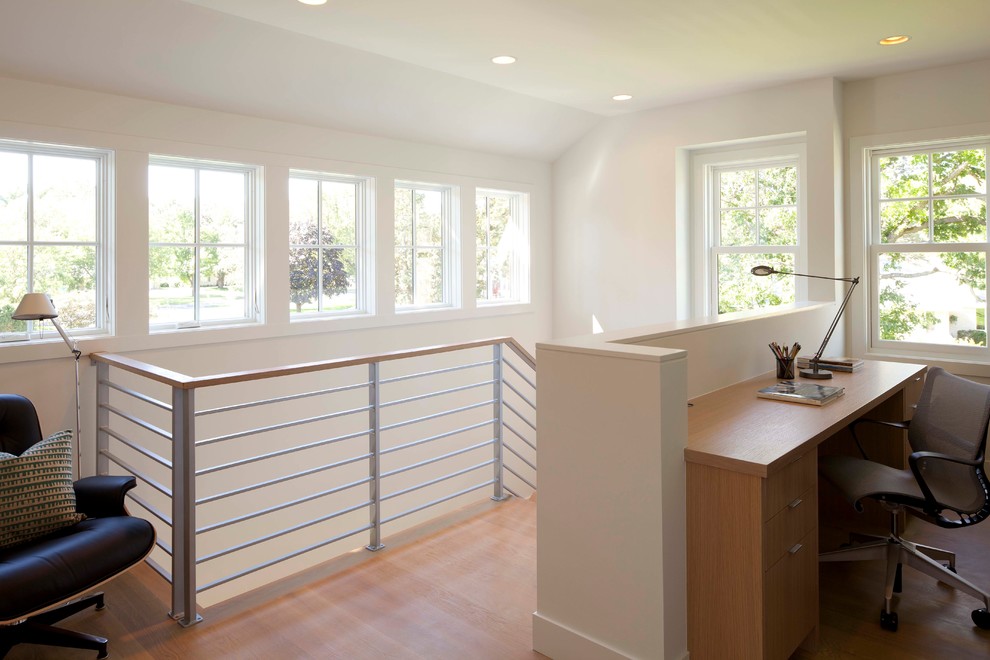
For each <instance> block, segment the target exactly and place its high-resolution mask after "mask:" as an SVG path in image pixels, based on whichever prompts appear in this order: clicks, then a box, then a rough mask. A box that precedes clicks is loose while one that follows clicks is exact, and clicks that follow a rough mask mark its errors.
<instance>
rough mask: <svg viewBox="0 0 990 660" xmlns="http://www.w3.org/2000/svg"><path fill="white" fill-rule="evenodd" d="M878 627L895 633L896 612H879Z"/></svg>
mask: <svg viewBox="0 0 990 660" xmlns="http://www.w3.org/2000/svg"><path fill="white" fill-rule="evenodd" d="M973 618H974V620H975V618H976V613H975V612H974V613H973ZM977 625H979V624H977ZM880 627H881V628H883V629H884V630H889V631H890V632H897V612H889V613H888V612H887V611H886V610H880Z"/></svg>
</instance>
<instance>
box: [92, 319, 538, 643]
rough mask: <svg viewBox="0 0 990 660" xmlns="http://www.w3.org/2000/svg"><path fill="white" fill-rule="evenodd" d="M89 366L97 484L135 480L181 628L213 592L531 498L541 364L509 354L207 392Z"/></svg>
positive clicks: (290, 375)
mask: <svg viewBox="0 0 990 660" xmlns="http://www.w3.org/2000/svg"><path fill="white" fill-rule="evenodd" d="M506 348H508V349H509V350H508V351H505V349H506ZM91 358H92V360H93V362H94V363H96V365H97V380H98V387H97V472H98V473H99V474H110V473H117V474H120V473H125V474H132V475H134V476H135V477H137V479H138V487H137V488H135V489H134V490H132V491H131V492H130V493H129V494H128V497H129V498H130V500H131V501H132V503H133V504H135V505H137V507H139V508H140V509H141V510H142V511H143V512H144V513H146V514H147V517H148V518H149V519H151V520H152V521H153V522H154V523H155V525H156V528H157V529H158V531H159V540H158V547H157V548H156V550H155V552H154V553H153V554H152V556H151V557H150V558H149V563H151V565H152V566H153V567H154V568H155V570H157V571H158V572H159V573H160V574H161V575H162V576H163V577H165V578H166V579H168V580H169V581H170V582H171V585H172V603H171V612H170V615H171V616H173V617H174V618H176V619H177V620H179V622H180V623H181V624H182V625H184V626H188V625H192V624H193V623H196V622H197V621H199V620H201V617H200V615H199V614H198V612H197V609H198V607H197V606H198V601H197V596H198V595H200V594H203V593H204V592H207V591H211V590H217V591H221V590H222V589H227V590H229V591H230V592H231V595H233V594H234V593H237V589H238V588H240V590H241V591H244V590H246V589H250V588H253V587H254V586H257V583H258V582H259V581H260V582H261V583H264V582H268V581H272V580H274V579H278V578H279V577H281V576H283V575H285V574H290V573H293V572H296V571H298V570H302V568H305V567H307V566H308V565H313V563H318V562H323V561H326V560H327V559H329V558H332V557H334V556H337V555H340V554H343V553H344V552H348V551H350V550H352V549H353V547H354V546H353V545H351V546H347V545H346V544H342V542H346V540H348V539H352V538H353V537H355V536H358V535H361V534H367V543H366V544H364V545H365V547H366V548H367V549H369V550H378V549H380V548H382V547H383V545H382V537H383V528H384V527H386V526H387V525H393V524H396V523H397V521H400V520H403V519H405V520H404V524H407V525H408V526H411V525H414V524H418V523H419V522H422V521H424V520H425V519H426V518H425V516H427V515H430V516H434V515H437V513H439V512H438V511H437V510H436V507H438V505H441V504H444V503H449V504H448V507H450V508H453V507H455V506H460V505H462V503H466V502H468V501H470V500H468V499H467V498H468V497H471V496H473V497H475V498H476V497H477V493H478V491H481V490H483V489H486V488H491V498H492V499H494V500H502V499H504V498H505V497H506V496H507V495H506V494H507V493H508V494H512V495H515V496H519V497H525V496H526V495H527V494H528V493H529V492H532V491H535V489H536V425H535V412H536V384H535V377H534V376H535V368H536V363H535V360H534V359H533V358H532V356H531V355H530V354H529V353H528V352H526V351H525V349H523V348H522V347H521V346H520V345H519V344H518V343H517V342H516V341H515V340H513V339H512V338H508V337H498V338H493V339H487V340H481V341H475V342H467V343H462V344H456V345H449V346H436V347H430V348H423V349H416V350H409V351H400V352H395V353H387V354H382V355H375V356H367V357H356V358H347V359H339V360H326V361H322V362H313V363H307V364H297V365H292V366H287V367H277V368H272V369H258V370H252V371H245V372H238V373H227V374H220V375H213V376H199V377H193V376H187V375H184V374H181V373H177V372H174V371H170V370H167V369H163V368H160V367H156V366H154V365H150V364H146V363H143V362H140V361H138V360H135V359H133V358H129V357H126V356H121V355H111V354H101V353H97V354H93V355H92V356H91ZM424 363H425V364H424ZM424 366H425V368H424ZM479 479H480V481H479ZM428 509H429V510H431V511H430V512H428V513H424V512H427V510H428ZM399 527H400V528H401V525H400V526H399ZM391 530H392V528H391V527H390V528H389V531H391ZM396 531H397V530H396ZM352 543H353V541H352ZM335 544H339V545H335ZM359 545H360V544H359ZM331 546H333V548H331ZM334 548H336V549H334ZM314 553H318V554H314ZM335 553H336V554H335ZM304 556H305V557H304ZM306 557H308V558H309V559H308V560H307V559H306ZM297 558H298V559H299V560H300V562H299V563H294V561H295V560H297ZM306 561H308V562H309V563H308V564H306ZM246 580H250V582H249V583H248V584H247V586H246V587H238V586H237V585H238V583H241V582H244V581H246ZM227 597H229V596H227ZM223 599H224V597H223V596H220V597H218V600H223Z"/></svg>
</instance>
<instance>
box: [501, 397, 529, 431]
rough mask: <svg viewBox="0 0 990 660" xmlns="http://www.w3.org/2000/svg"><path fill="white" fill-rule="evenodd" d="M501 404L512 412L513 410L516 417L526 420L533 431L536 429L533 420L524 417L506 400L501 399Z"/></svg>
mask: <svg viewBox="0 0 990 660" xmlns="http://www.w3.org/2000/svg"><path fill="white" fill-rule="evenodd" d="M502 405H504V406H505V407H506V408H508V409H509V410H511V411H512V412H514V413H515V414H516V417H518V418H519V419H521V420H522V421H524V422H526V424H528V425H529V428H531V429H533V430H534V431H535V430H536V424H534V423H533V422H531V421H529V420H528V419H526V418H525V417H523V416H522V413H520V412H519V411H518V410H516V409H515V408H513V407H512V405H511V404H510V403H509V402H508V401H503V402H502Z"/></svg>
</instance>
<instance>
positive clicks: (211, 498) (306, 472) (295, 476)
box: [196, 453, 371, 504]
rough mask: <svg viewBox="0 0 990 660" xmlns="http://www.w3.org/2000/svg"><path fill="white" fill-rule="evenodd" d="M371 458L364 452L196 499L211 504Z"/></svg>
mask: <svg viewBox="0 0 990 660" xmlns="http://www.w3.org/2000/svg"><path fill="white" fill-rule="evenodd" d="M369 458H371V454H370V453H369V454H362V455H360V456H355V457H354V458H348V459H345V460H343V461H337V462H336V463H330V464H328V465H321V466H319V467H315V468H311V469H309V470H303V471H302V472H295V473H293V474H287V475H285V476H284V477H278V478H277V479H269V480H268V481H262V482H259V483H256V484H252V485H250V486H245V487H243V488H236V489H234V490H228V491H227V492H225V493H217V494H216V495H210V496H209V497H204V498H201V499H198V500H196V504H210V503H211V502H216V501H217V500H222V499H224V498H227V497H233V496H234V495H242V494H244V493H249V492H251V491H252V490H258V489H259V488H265V487H267V486H274V485H275V484H280V483H283V482H285V481H291V480H292V479H298V478H300V477H307V476H309V475H311V474H317V473H319V472H325V471H327V470H332V469H334V468H337V467H341V466H343V465H350V464H351V463H356V462H358V461H363V460H366V459H369Z"/></svg>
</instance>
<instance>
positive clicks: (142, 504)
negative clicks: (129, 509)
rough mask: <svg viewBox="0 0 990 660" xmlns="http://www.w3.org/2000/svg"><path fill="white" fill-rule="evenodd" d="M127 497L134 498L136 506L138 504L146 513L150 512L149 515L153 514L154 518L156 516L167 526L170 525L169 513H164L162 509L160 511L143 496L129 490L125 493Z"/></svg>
mask: <svg viewBox="0 0 990 660" xmlns="http://www.w3.org/2000/svg"><path fill="white" fill-rule="evenodd" d="M127 497H128V498H129V499H131V500H134V502H135V503H136V504H137V505H138V506H140V507H141V508H142V509H144V510H145V511H147V512H148V513H150V514H151V515H153V516H154V517H155V518H158V519H159V520H161V521H162V522H163V523H165V524H166V525H168V526H169V527H171V526H172V517H171V516H169V515H166V514H165V513H163V512H162V511H160V510H159V509H158V508H157V507H155V506H154V505H153V504H152V503H151V502H149V501H148V500H146V499H144V498H143V497H141V496H140V495H138V494H136V493H135V492H134V491H131V492H129V493H127Z"/></svg>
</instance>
